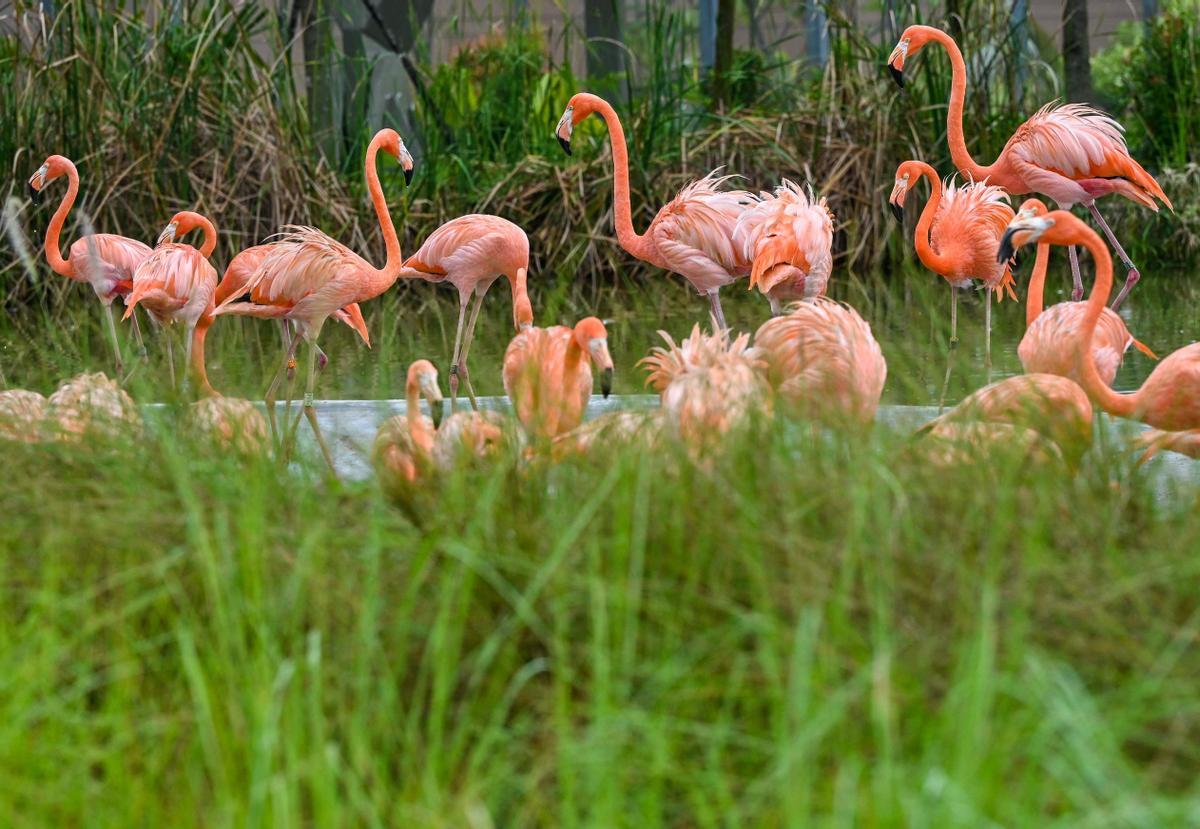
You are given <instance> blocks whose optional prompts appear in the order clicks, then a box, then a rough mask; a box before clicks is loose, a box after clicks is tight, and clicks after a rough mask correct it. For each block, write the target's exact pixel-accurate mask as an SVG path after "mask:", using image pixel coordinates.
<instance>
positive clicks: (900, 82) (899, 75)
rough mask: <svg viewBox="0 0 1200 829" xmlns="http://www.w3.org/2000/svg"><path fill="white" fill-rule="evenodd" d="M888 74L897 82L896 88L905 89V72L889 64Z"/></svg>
mask: <svg viewBox="0 0 1200 829" xmlns="http://www.w3.org/2000/svg"><path fill="white" fill-rule="evenodd" d="M888 72H890V73H891V75H892V80H893V81H895V82H896V86H898V87H900V88H901V89H903V88H904V70H903V69H897V68H896V67H895V66H894V65H893V64H890V63H889V64H888Z"/></svg>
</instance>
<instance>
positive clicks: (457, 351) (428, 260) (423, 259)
mask: <svg viewBox="0 0 1200 829" xmlns="http://www.w3.org/2000/svg"><path fill="white" fill-rule="evenodd" d="M528 273H529V237H528V236H526V235H525V231H523V230H521V228H519V227H517V226H516V225H515V224H513V223H512V222H510V221H508V220H507V219H501V218H500V217H499V216H488V215H482V214H475V215H470V216H459V217H458V218H457V219H451V220H450V221H448V222H446V223H445V224H444V225H442V226H441V227H439V228H438V229H437V230H435V231H434V232H433V233H431V234H429V238H428V239H426V240H425V243H424V244H423V245H421V247H420V249H419V250H417V252H416V253H414V254H413V255H412V256H410V257H408V259H407V260H405V262H404V269H403V270H402V271H401V273H400V275H401V276H402V277H404V278H406V279H425V280H428V281H430V282H449V283H450V284H451V285H453V286H454V287H455V288H456V289H457V290H458V328H457V330H456V331H455V333H454V356H453V357H452V358H451V360H450V410H451V411H452V412H453V411H454V408H455V404H456V403H457V400H458V382H459V377H461V378H462V382H463V385H464V386H466V389H467V396H468V397H469V398H470V400H471V408H472V409H475V410H476V411H478V409H479V402H478V401H477V400H476V399H475V390H474V389H473V388H472V387H471V375H470V373H469V372H468V370H467V355H468V353H470V350H471V341H472V340H473V339H474V337H475V323H476V321H477V320H478V319H479V310H480V308H482V307H483V297H484V295H485V294H486V293H487V291H488V288H490V287H491V286H492V283H493V282H495V281H496V280H497V279H499V278H500V276H502V275H503V276H505V277H507V278H508V282H509V286H510V288H511V290H512V299H513V314H514V318H515V316H516V313H517V302H518V291H517V283H518V281H520V282H521V283H522V284H524V282H525V279H526V278H527V276H528ZM472 297H474V298H475V305H474V307H472V308H471V313H470V318H469V319H468V317H467V306H468V305H469V304H470V302H471V298H472ZM524 301H525V303H526V304H528V302H529V296H528V294H525V300H524ZM518 327H519V324H518Z"/></svg>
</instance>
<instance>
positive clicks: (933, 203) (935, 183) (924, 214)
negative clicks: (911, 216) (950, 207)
mask: <svg viewBox="0 0 1200 829" xmlns="http://www.w3.org/2000/svg"><path fill="white" fill-rule="evenodd" d="M918 166H919V167H920V168H921V175H922V176H924V177H925V178H926V179H928V180H929V201H927V202H925V207H924V208H923V209H922V210H921V218H920V219H918V220H917V231H916V235H915V236H914V237H913V246H914V247H916V249H917V258H918V259H920V260H921V264H922V265H924V266H925V267H927V268H929V270H931V271H933V272H934V273H938V274H941V275H942V276H947V275H948V274H949V273H951V271H952V270H953V265H952V263H951V262H950V260H949V259H947V258H946V257H945V256H942V255H941V254H939V253H938V252H937V251H935V250H934V249H933V245H931V244H930V243H929V232H930V231H931V230H932V229H933V219H934V217H935V216H936V215H937V212H938V207H939V206H940V205H941V203H942V180H941V179H940V178H938V174H937V171H936V170H934V169H933V168H932V167H930V166H929V165H928V164H926V163H924V162H918Z"/></svg>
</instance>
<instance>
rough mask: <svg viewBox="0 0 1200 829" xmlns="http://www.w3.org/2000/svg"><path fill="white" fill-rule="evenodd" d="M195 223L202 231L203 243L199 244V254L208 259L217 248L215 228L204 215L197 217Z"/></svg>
mask: <svg viewBox="0 0 1200 829" xmlns="http://www.w3.org/2000/svg"><path fill="white" fill-rule="evenodd" d="M197 225H198V226H199V227H200V229H201V230H203V231H204V244H203V245H201V246H200V255H201V256H203V257H204V258H205V259H209V258H211V257H212V255H213V251H214V250H216V249H217V229H216V228H215V227H214V226H213V223H212V222H210V221H209V220H208V219H207V218H205V217H204V216H199V217H197Z"/></svg>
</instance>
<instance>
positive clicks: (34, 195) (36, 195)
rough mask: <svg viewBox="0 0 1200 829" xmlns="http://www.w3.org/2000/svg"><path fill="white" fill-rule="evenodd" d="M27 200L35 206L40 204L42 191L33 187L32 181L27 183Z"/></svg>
mask: <svg viewBox="0 0 1200 829" xmlns="http://www.w3.org/2000/svg"><path fill="white" fill-rule="evenodd" d="M29 200H30V201H31V202H33V204H34V205H35V206H36V205H39V204H41V203H42V191H41V190H39V189H37V188H36V187H34V186H33V182H32V181H31V182H29Z"/></svg>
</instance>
